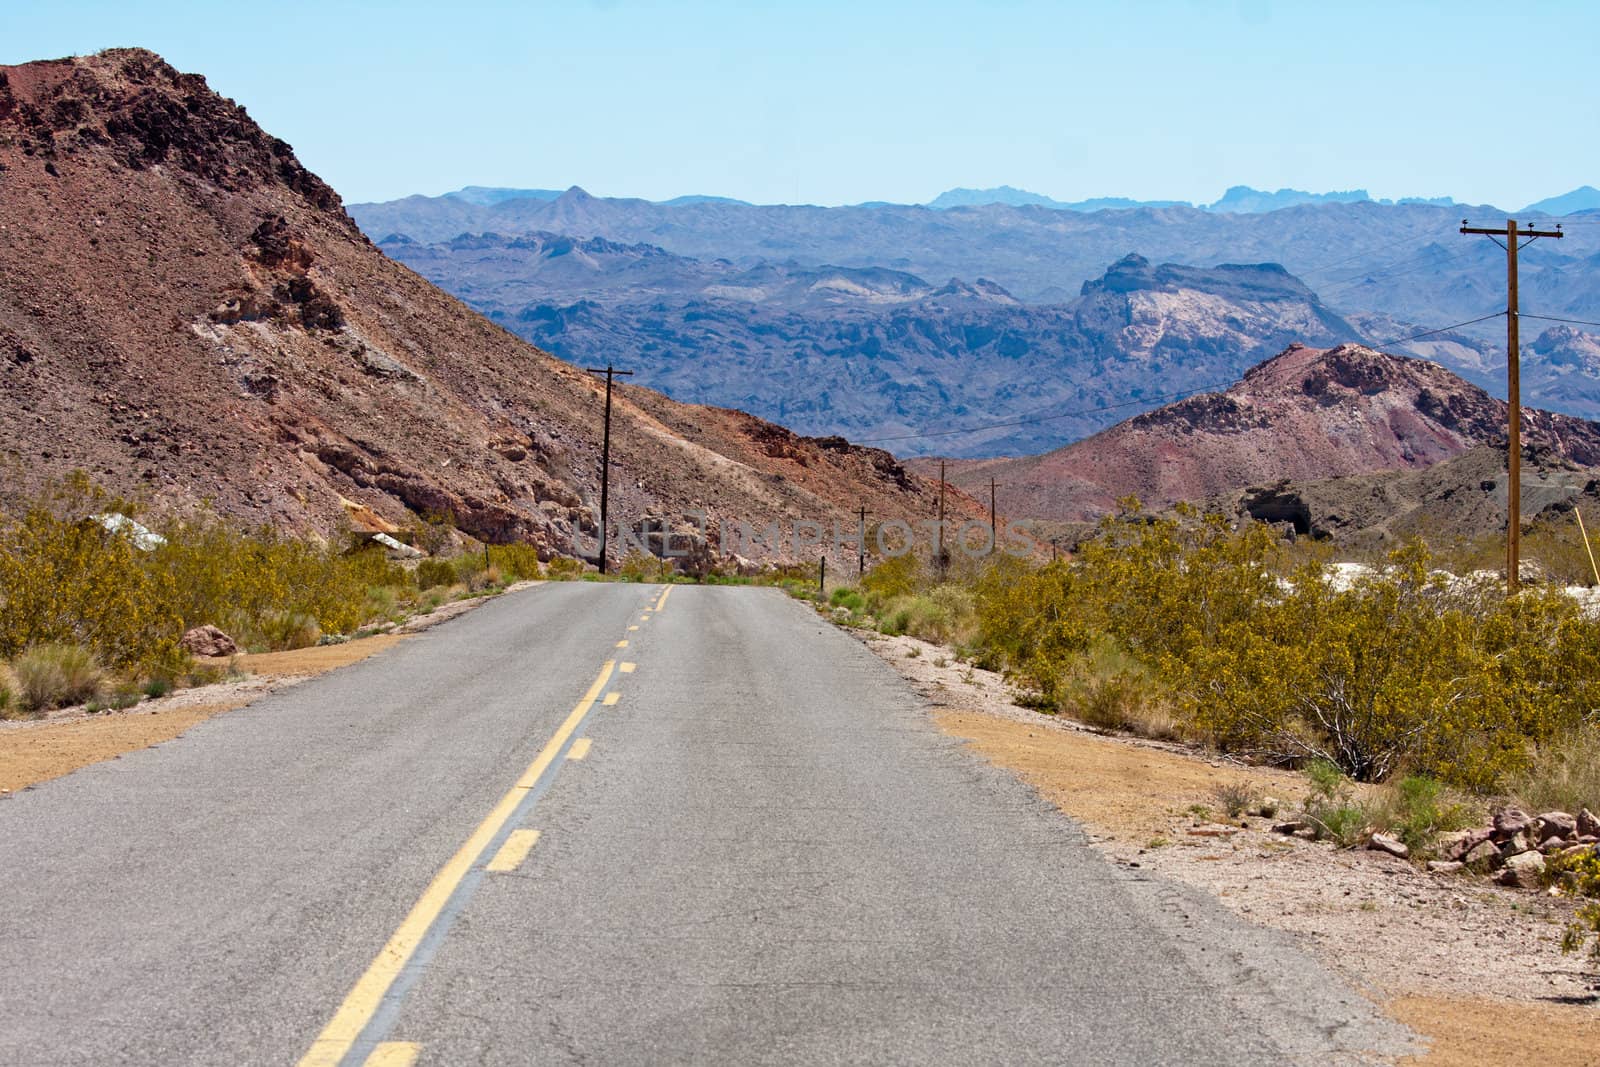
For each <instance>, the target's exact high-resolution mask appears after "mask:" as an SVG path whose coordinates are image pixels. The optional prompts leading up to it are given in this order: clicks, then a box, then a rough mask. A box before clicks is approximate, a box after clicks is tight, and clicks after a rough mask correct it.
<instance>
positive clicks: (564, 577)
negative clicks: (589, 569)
mask: <svg viewBox="0 0 1600 1067" xmlns="http://www.w3.org/2000/svg"><path fill="white" fill-rule="evenodd" d="M585 569H586V568H585V566H584V562H583V560H581V559H574V558H573V557H571V556H557V557H556V558H555V559H553V560H551V561H550V562H549V563H548V564H547V565H546V566H545V569H544V573H545V577H546V578H549V579H550V580H551V581H554V582H567V581H571V580H572V579H574V578H579V577H582V576H583V572H584V570H585Z"/></svg>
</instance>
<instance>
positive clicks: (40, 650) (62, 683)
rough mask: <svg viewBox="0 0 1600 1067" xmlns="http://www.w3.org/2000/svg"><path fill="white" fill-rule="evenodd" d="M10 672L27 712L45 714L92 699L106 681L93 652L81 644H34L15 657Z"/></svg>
mask: <svg viewBox="0 0 1600 1067" xmlns="http://www.w3.org/2000/svg"><path fill="white" fill-rule="evenodd" d="M13 669H14V670H15V672H16V675H17V682H18V684H19V687H20V689H21V694H22V705H23V707H25V708H27V709H28V710H30V711H48V710H49V709H51V708H59V707H65V706H67V705H70V704H80V703H83V702H84V701H87V700H91V699H93V698H94V697H95V696H96V695H97V694H98V693H99V692H100V687H101V685H102V684H103V682H104V680H105V674H104V672H103V671H102V670H101V668H100V665H99V664H98V663H96V662H95V658H94V653H92V652H90V651H89V650H88V649H87V648H84V647H83V646H81V645H68V644H60V643H50V644H43V645H36V646H34V647H33V648H30V649H28V650H27V651H26V652H24V653H23V654H22V655H20V656H18V657H17V659H16V663H15V665H14V668H13Z"/></svg>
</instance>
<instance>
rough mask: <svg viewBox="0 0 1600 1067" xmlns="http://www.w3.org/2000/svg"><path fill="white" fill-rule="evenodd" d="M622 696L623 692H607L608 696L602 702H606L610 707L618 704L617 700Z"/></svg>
mask: <svg viewBox="0 0 1600 1067" xmlns="http://www.w3.org/2000/svg"><path fill="white" fill-rule="evenodd" d="M621 696H622V694H621V693H607V694H606V698H605V699H604V700H602V701H601V702H600V703H602V704H604V705H605V706H606V707H608V708H609V707H614V706H615V705H616V703H617V700H618V699H619V698H620V697H621Z"/></svg>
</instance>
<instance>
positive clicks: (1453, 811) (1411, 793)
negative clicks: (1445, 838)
mask: <svg viewBox="0 0 1600 1067" xmlns="http://www.w3.org/2000/svg"><path fill="white" fill-rule="evenodd" d="M1371 815H1372V820H1373V822H1374V824H1376V825H1378V826H1381V827H1383V828H1384V829H1385V830H1387V831H1388V832H1389V833H1391V834H1393V835H1394V836H1396V837H1398V838H1399V839H1400V840H1401V842H1403V843H1404V844H1405V846H1406V847H1407V848H1409V849H1410V850H1411V853H1412V855H1413V856H1414V857H1417V858H1419V859H1420V858H1424V857H1426V856H1429V855H1431V854H1432V852H1433V848H1434V842H1435V839H1436V838H1438V836H1439V835H1440V834H1442V833H1448V832H1449V831H1451V830H1460V829H1462V828H1463V827H1466V826H1469V825H1471V823H1472V822H1473V815H1474V813H1473V811H1472V809H1471V808H1470V807H1468V806H1467V805H1466V804H1462V803H1458V802H1455V801H1452V800H1450V799H1449V797H1448V796H1447V794H1446V790H1445V787H1444V785H1443V783H1441V782H1439V781H1438V780H1436V779H1433V778H1429V777H1428V776H1427V775H1423V774H1408V775H1406V776H1404V777H1402V778H1399V779H1397V780H1396V781H1393V782H1391V783H1390V784H1389V785H1387V786H1385V787H1384V789H1383V790H1382V792H1380V793H1379V794H1378V797H1377V800H1376V802H1375V804H1374V806H1373V809H1372V812H1371Z"/></svg>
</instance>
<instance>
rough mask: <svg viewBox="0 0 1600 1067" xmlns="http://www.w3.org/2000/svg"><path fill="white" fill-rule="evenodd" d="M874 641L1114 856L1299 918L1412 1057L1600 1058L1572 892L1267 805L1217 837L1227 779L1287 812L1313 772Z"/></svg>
mask: <svg viewBox="0 0 1600 1067" xmlns="http://www.w3.org/2000/svg"><path fill="white" fill-rule="evenodd" d="M867 643H868V645H869V647H871V648H872V649H873V650H874V651H875V652H877V653H878V654H879V655H880V656H881V657H882V658H884V659H885V660H886V661H887V662H888V663H890V664H891V665H893V666H894V667H895V668H896V669H897V670H899V671H900V672H901V674H903V675H904V676H905V677H906V678H907V679H908V680H909V681H911V682H912V684H913V685H914V686H916V687H917V689H918V691H919V692H921V693H922V694H923V695H924V696H925V697H926V698H927V699H928V702H929V704H930V706H931V711H932V714H933V716H934V719H935V721H936V722H937V724H938V725H939V727H940V729H942V730H944V731H945V732H946V733H948V734H950V735H952V736H955V737H960V738H963V739H965V740H967V741H968V742H969V743H970V744H971V745H972V746H973V748H975V749H976V750H977V751H978V752H980V753H982V754H983V756H984V757H985V758H986V759H988V760H990V761H991V762H994V763H996V764H998V765H1000V766H1003V767H1006V768H1008V769H1010V770H1012V771H1013V772H1015V773H1016V774H1017V775H1018V776H1019V777H1021V778H1022V779H1023V780H1025V781H1027V782H1028V783H1029V784H1030V785H1032V786H1033V787H1034V788H1035V789H1037V790H1038V791H1039V792H1040V794H1041V795H1042V796H1044V797H1046V798H1047V799H1049V800H1050V801H1051V802H1053V803H1054V804H1055V805H1056V806H1057V807H1059V808H1060V809H1061V810H1062V811H1063V812H1065V813H1066V814H1068V815H1070V816H1071V817H1072V818H1074V819H1075V820H1077V821H1078V822H1079V823H1080V824H1081V825H1083V827H1084V828H1085V830H1086V831H1087V832H1088V833H1089V835H1090V837H1091V839H1092V840H1093V841H1094V842H1095V844H1096V846H1097V847H1099V848H1100V849H1101V850H1102V851H1104V852H1105V853H1106V854H1107V855H1108V856H1109V857H1110V858H1111V859H1112V860H1113V861H1114V862H1117V863H1121V864H1125V865H1130V866H1131V865H1137V866H1139V867H1142V868H1145V869H1148V870H1151V871H1153V872H1155V873H1157V874H1159V875H1161V876H1162V877H1166V878H1171V879H1174V880H1177V881H1180V882H1184V883H1187V884H1189V885H1192V886H1195V887H1198V888H1201V889H1204V890H1206V891H1208V892H1210V893H1212V894H1213V895H1215V896H1216V897H1217V898H1218V899H1219V900H1220V901H1222V903H1223V904H1225V905H1226V906H1228V907H1229V908H1231V909H1232V910H1234V911H1235V912H1237V913H1238V914H1239V915H1241V916H1243V917H1245V918H1247V919H1249V920H1250V921H1253V922H1258V923H1261V924H1263V925H1267V926H1272V927H1276V928H1279V929H1283V930H1288V931H1291V932H1293V933H1294V934H1296V935H1297V936H1298V937H1299V939H1300V940H1301V941H1302V943H1304V944H1305V945H1306V946H1307V947H1308V948H1309V949H1310V950H1311V951H1313V952H1315V953H1316V954H1317V955H1318V956H1319V958H1321V959H1322V960H1323V961H1324V962H1325V963H1327V964H1329V965H1330V966H1332V967H1333V968H1334V969H1335V970H1337V971H1339V972H1340V973H1342V974H1344V975H1345V976H1346V977H1348V978H1349V979H1350V980H1351V981H1352V983H1353V984H1355V985H1356V987H1357V988H1360V989H1363V990H1365V991H1367V992H1368V994H1369V995H1371V996H1373V997H1374V999H1376V1000H1379V1001H1380V1002H1382V1003H1383V1004H1384V1005H1385V1008H1386V1010H1388V1011H1389V1012H1390V1013H1391V1014H1392V1015H1394V1016H1395V1017H1396V1018H1398V1019H1400V1020H1401V1021H1403V1022H1405V1023H1406V1024H1407V1025H1410V1026H1411V1027H1413V1028H1414V1029H1416V1030H1418V1031H1419V1032H1420V1033H1422V1034H1424V1035H1425V1036H1427V1037H1428V1038H1429V1039H1430V1041H1431V1042H1432V1046H1431V1049H1430V1052H1429V1053H1428V1054H1427V1055H1425V1056H1423V1057H1421V1058H1420V1059H1413V1060H1411V1061H1408V1062H1413V1063H1418V1064H1423V1065H1426V1067H1445V1065H1456V1064H1463V1065H1465V1064H1475V1065H1476V1064H1493V1063H1538V1064H1541V1065H1544V1064H1550V1065H1555V1064H1561V1065H1566V1064H1600V1002H1597V1000H1596V992H1597V990H1600V981H1597V979H1600V976H1597V975H1596V974H1595V973H1594V972H1593V970H1592V969H1588V968H1586V967H1585V965H1584V961H1583V960H1582V958H1581V957H1577V956H1563V955H1562V954H1561V951H1560V948H1559V938H1560V931H1561V928H1562V926H1563V925H1564V923H1565V922H1566V919H1567V916H1568V915H1570V913H1571V905H1570V904H1569V903H1568V902H1566V901H1562V900H1556V899H1552V898H1550V897H1548V896H1543V895H1536V894H1531V893H1524V892H1516V891H1512V890H1506V889H1501V888H1498V887H1495V886H1493V885H1491V884H1489V883H1488V882H1486V881H1484V880H1481V879H1477V878H1471V877H1461V876H1438V875H1431V874H1428V873H1427V872H1425V871H1422V870H1419V869H1418V868H1416V867H1414V866H1412V865H1411V864H1409V863H1406V862H1404V861H1401V860H1395V859H1392V858H1390V857H1387V856H1385V855H1383V854H1381V853H1377V852H1372V851H1366V850H1359V851H1340V850H1336V849H1334V848H1332V847H1331V846H1329V845H1325V844H1318V843H1314V842H1308V841H1302V840H1299V839H1294V838H1286V837H1283V836H1282V835H1278V834H1274V833H1272V832H1271V824H1272V822H1273V821H1274V820H1270V819H1262V818H1250V817H1246V818H1243V819H1240V820H1232V821H1231V822H1229V823H1228V825H1229V826H1231V827H1233V828H1235V832H1233V833H1230V834H1226V835H1224V836H1218V834H1219V831H1220V830H1221V829H1222V827H1221V825H1220V824H1219V823H1217V822H1214V821H1213V819H1219V820H1224V819H1225V816H1224V813H1223V812H1222V811H1221V809H1220V805H1219V803H1218V801H1217V799H1216V798H1215V796H1214V795H1213V790H1214V789H1216V788H1217V786H1219V785H1222V784H1225V783H1226V784H1235V783H1244V784H1248V785H1250V786H1252V787H1253V788H1254V789H1255V791H1256V792H1257V793H1258V794H1259V795H1267V796H1273V797H1277V798H1279V799H1280V800H1282V801H1284V803H1285V808H1286V813H1292V812H1293V811H1294V810H1296V809H1297V806H1298V804H1299V802H1300V800H1301V799H1302V798H1303V796H1304V794H1305V788H1304V785H1303V779H1301V777H1300V776H1299V775H1296V774H1293V773H1289V772H1286V771H1279V770H1274V769H1271V768H1258V767H1248V766H1244V765H1241V764H1238V763H1234V762H1231V761H1228V760H1224V759H1221V758H1217V757H1214V756H1208V755H1207V754H1205V753H1201V752H1197V751H1195V750H1192V749H1188V748H1185V747H1182V746H1177V745H1169V744H1162V743H1158V742H1149V741H1143V740H1138V739H1133V738H1125V737H1110V736H1106V735H1103V734H1100V733H1099V732H1097V731H1094V730H1091V729H1089V728H1087V727H1085V726H1082V725H1081V724H1078V723H1075V722H1073V721H1071V720H1069V719H1064V718H1061V717H1057V716H1047V715H1043V714H1040V713H1039V712H1036V711H1032V710H1029V709H1027V708H1023V707H1019V706H1018V705H1017V704H1016V703H1015V696H1016V693H1015V692H1014V691H1013V690H1012V689H1011V688H1010V687H1009V686H1008V685H1007V684H1006V683H1005V681H1004V679H1003V678H1001V677H1000V676H999V675H996V674H993V673H991V672H988V671H982V670H977V669H974V668H971V667H969V666H968V665H966V664H962V663H959V662H957V661H956V659H955V657H954V655H953V653H951V652H950V651H949V650H948V649H945V648H942V647H940V646H937V645H931V644H928V643H926V642H922V641H918V640H916V639H915V638H909V637H896V638H882V637H877V636H876V635H872V636H868V637H867ZM1195 806H1200V807H1204V808H1209V809H1210V811H1209V812H1208V813H1205V814H1197V813H1195V812H1194V811H1192V810H1191V809H1192V808H1193V807H1195ZM1241 822H1242V823H1243V825H1240V823H1241Z"/></svg>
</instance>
